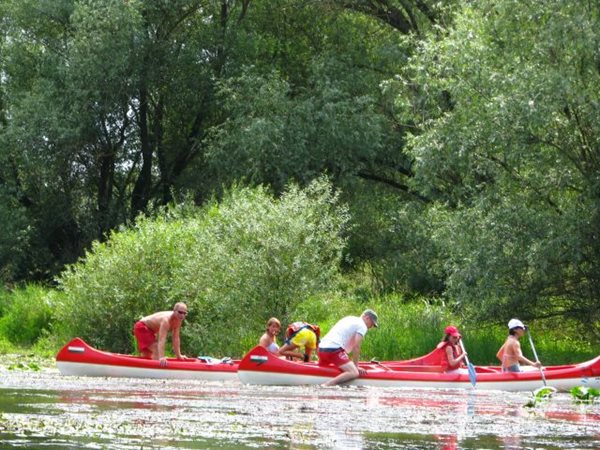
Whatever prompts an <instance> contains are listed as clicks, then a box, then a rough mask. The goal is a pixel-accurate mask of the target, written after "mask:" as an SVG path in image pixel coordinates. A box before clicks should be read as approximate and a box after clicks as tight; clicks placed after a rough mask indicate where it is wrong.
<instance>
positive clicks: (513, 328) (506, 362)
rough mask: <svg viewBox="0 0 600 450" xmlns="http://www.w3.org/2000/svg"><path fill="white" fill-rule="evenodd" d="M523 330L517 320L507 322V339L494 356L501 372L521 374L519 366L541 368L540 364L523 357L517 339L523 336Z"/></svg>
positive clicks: (521, 323)
mask: <svg viewBox="0 0 600 450" xmlns="http://www.w3.org/2000/svg"><path fill="white" fill-rule="evenodd" d="M525 329H526V327H525V325H523V322H521V321H520V320H518V319H511V320H510V321H509V322H508V330H509V331H508V337H507V338H506V342H504V345H502V347H500V350H498V353H497V354H496V357H497V358H498V359H499V360H500V361H501V362H502V371H503V372H521V364H528V365H530V366H535V367H537V368H541V367H542V363H541V362H539V361H537V362H533V361H531V360H529V359H527V358H525V357H524V356H523V352H522V351H521V343H520V342H519V338H520V337H521V336H523V335H524V334H525Z"/></svg>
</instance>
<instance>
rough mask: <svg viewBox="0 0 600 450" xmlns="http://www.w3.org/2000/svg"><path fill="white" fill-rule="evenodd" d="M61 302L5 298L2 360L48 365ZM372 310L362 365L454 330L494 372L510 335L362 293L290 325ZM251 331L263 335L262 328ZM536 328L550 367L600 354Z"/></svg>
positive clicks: (58, 340) (544, 325) (317, 307)
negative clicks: (373, 322)
mask: <svg viewBox="0 0 600 450" xmlns="http://www.w3.org/2000/svg"><path fill="white" fill-rule="evenodd" d="M56 298H57V295H56V292H55V291H54V290H52V289H48V288H44V287H41V286H37V285H28V286H25V287H22V288H19V289H16V290H13V291H7V290H4V291H2V293H1V294H0V354H4V355H6V354H12V355H16V356H15V357H14V358H12V359H11V364H15V363H17V362H18V360H19V357H21V358H22V359H27V360H31V358H32V357H35V358H39V359H41V360H42V361H44V360H45V361H49V360H51V358H52V357H53V356H54V355H55V354H56V352H57V351H58V350H59V348H60V347H61V346H62V345H64V343H66V341H67V340H68V338H69V337H71V336H60V335H58V334H57V333H55V328H58V327H54V323H53V321H54V319H53V318H54V314H53V311H54V309H53V308H55V307H56V301H55V299H56ZM53 299H54V300H53ZM366 307H370V308H373V309H375V310H376V311H377V312H378V314H379V318H380V326H379V328H377V329H374V330H371V331H370V332H369V334H368V335H367V337H366V339H365V341H364V345H363V359H370V358H377V359H379V360H394V359H409V358H414V357H417V356H421V355H424V354H425V353H428V352H429V351H431V350H432V349H433V348H434V347H435V345H436V344H437V343H438V342H439V341H440V340H441V338H442V335H443V330H444V328H445V327H446V326H447V325H449V324H453V325H456V326H458V327H459V328H460V330H461V332H462V334H463V342H464V344H465V346H466V348H467V351H468V352H469V356H470V359H471V361H472V362H473V363H475V364H481V365H486V364H494V365H495V364H497V361H496V358H495V354H496V352H497V350H498V348H499V347H500V346H501V345H502V343H503V342H504V339H505V338H506V334H507V329H506V327H505V324H504V321H502V322H501V323H499V324H497V325H493V326H482V325H476V324H470V323H468V322H466V321H463V320H461V319H460V318H459V317H458V316H456V315H454V314H452V313H451V311H450V309H449V308H447V307H445V306H444V304H443V303H441V302H440V303H438V304H431V303H428V302H425V301H423V300H413V301H410V302H407V301H406V300H405V299H403V298H402V297H401V296H399V295H391V296H387V297H369V296H362V297H360V298H358V296H357V295H356V294H352V293H346V294H344V295H343V294H339V293H338V294H327V295H322V296H315V297H313V298H310V299H307V300H305V301H303V302H301V303H300V304H299V305H298V307H297V308H296V309H295V310H294V311H293V312H292V313H290V317H289V320H305V321H308V322H312V323H318V324H319V325H320V326H321V329H322V331H323V333H326V332H327V330H329V329H330V328H331V326H333V324H334V323H335V322H336V321H337V320H338V319H339V318H341V317H343V316H345V315H358V314H360V312H361V311H362V310H363V309H365V308H366ZM149 312H150V311H149ZM284 320H285V319H284ZM133 322H134V318H132V319H131V323H133ZM248 326H251V324H249V325H248ZM252 326H254V328H256V329H257V330H258V329H260V326H262V325H261V324H252ZM530 326H531V330H532V336H533V337H534V341H535V345H536V349H537V351H538V354H539V356H540V358H541V359H542V361H543V363H544V364H546V365H550V364H563V363H569V362H578V361H583V360H586V359H590V358H592V357H594V356H596V355H597V354H598V353H600V350H599V349H598V348H595V347H594V346H593V345H592V344H591V343H590V342H588V341H587V340H585V339H582V338H581V337H579V336H577V335H576V333H574V332H569V329H568V328H565V327H564V326H563V327H562V328H561V329H560V333H558V332H556V331H553V330H556V329H558V327H555V326H554V325H553V324H552V323H549V322H541V321H539V322H537V323H536V322H532V323H531V324H530ZM186 328H187V330H186ZM192 329H193V327H191V324H186V325H185V326H184V329H183V332H182V334H183V335H185V333H189V332H191V330H192ZM259 336H260V333H259V332H258V331H257V335H256V340H252V339H249V338H247V337H246V338H245V339H239V347H238V348H237V354H234V355H218V354H215V352H213V351H211V349H209V348H191V347H189V348H184V352H185V353H186V354H189V355H194V354H215V356H241V355H242V354H243V353H244V352H245V351H246V350H248V349H249V348H251V347H252V346H253V345H255V344H256V342H257V341H258V338H259ZM280 338H281V337H280ZM184 342H185V339H184ZM188 342H190V340H188ZM191 342H193V341H191ZM522 346H523V351H524V353H525V354H526V355H527V356H528V357H530V358H533V355H532V352H531V349H530V348H529V342H528V341H527V339H523V340H522ZM107 350H111V349H107ZM13 360H14V361H13Z"/></svg>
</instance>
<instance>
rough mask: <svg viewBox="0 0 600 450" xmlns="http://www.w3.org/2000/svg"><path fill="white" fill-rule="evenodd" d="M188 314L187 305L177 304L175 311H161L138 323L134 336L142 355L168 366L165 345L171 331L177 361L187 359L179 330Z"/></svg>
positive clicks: (135, 326)
mask: <svg viewBox="0 0 600 450" xmlns="http://www.w3.org/2000/svg"><path fill="white" fill-rule="evenodd" d="M187 313H188V310H187V306H186V304H185V303H181V302H180V303H176V304H175V306H174V307H173V311H160V312H157V313H154V314H151V315H149V316H146V317H144V318H143V319H141V320H139V321H138V322H136V324H135V325H134V327H133V334H134V335H135V339H136V340H137V344H138V348H139V351H140V354H141V355H142V356H144V357H146V358H151V359H158V360H159V361H160V365H161V366H163V367H164V366H166V365H167V358H166V357H165V344H166V341H167V334H168V333H169V331H171V332H172V340H173V351H174V352H175V356H176V357H177V359H185V356H184V355H182V354H181V350H180V348H179V329H180V328H181V322H183V319H185V316H187ZM157 335H158V338H157Z"/></svg>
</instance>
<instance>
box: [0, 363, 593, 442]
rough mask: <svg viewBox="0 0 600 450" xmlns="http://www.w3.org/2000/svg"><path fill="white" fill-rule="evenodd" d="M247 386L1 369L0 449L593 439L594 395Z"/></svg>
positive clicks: (50, 370)
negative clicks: (588, 399)
mask: <svg viewBox="0 0 600 450" xmlns="http://www.w3.org/2000/svg"><path fill="white" fill-rule="evenodd" d="M530 398H531V394H530V393H508V392H491V391H486V392H483V391H481V392H478V391H468V392H467V391H458V390H414V389H381V388H355V387H346V388H339V387H338V388H323V387H317V386H306V387H263V386H245V385H242V384H240V383H237V382H229V383H207V382H199V381H183V380H176V381H171V380H169V381H165V380H137V379H117V378H79V377H63V376H61V375H60V374H59V373H58V371H56V370H54V369H44V370H43V371H42V372H19V371H9V370H6V369H4V368H0V448H18V447H21V448H42V449H76V448H77V449H79V448H89V449H134V448H135V449H137V448H161V449H168V448H173V449H180V448H190V449H195V448H223V449H238V448H239V449H245V448H270V449H276V448H293V449H312V448H336V449H338V448H339V449H350V448H365V449H444V450H452V449H515V450H516V449H598V448H600V404H598V403H596V404H593V405H578V404H576V403H575V402H574V401H573V400H572V399H571V397H570V396H569V395H568V394H556V395H555V396H554V397H553V398H552V399H551V400H550V401H548V402H546V403H545V404H543V405H541V406H538V407H536V408H535V409H531V408H526V407H524V405H525V404H526V403H527V402H528V400H529V399H530Z"/></svg>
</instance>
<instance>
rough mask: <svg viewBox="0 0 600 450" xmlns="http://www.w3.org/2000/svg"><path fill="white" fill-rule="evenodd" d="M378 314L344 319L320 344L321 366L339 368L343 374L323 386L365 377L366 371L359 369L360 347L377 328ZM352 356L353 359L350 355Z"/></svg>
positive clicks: (365, 312) (371, 313)
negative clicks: (366, 337) (365, 338)
mask: <svg viewBox="0 0 600 450" xmlns="http://www.w3.org/2000/svg"><path fill="white" fill-rule="evenodd" d="M377 326H378V322H377V314H375V311H373V310H371V309H367V310H365V311H364V312H363V313H362V314H361V316H360V317H355V316H348V317H344V318H343V319H342V320H340V321H339V322H338V323H336V324H335V325H334V326H333V328H332V329H331V330H330V331H329V333H327V334H326V335H325V337H324V338H323V340H322V341H321V343H320V344H319V365H320V366H328V365H330V364H332V365H334V366H337V367H338V368H339V369H340V370H341V371H342V373H340V374H339V375H338V376H336V377H335V378H332V379H331V380H329V381H328V382H326V383H325V384H324V385H323V386H334V385H336V384H339V383H345V382H347V381H351V380H353V379H355V378H358V377H359V375H364V374H365V373H366V371H365V370H364V369H360V368H359V367H358V361H359V358H360V347H361V344H362V341H363V338H364V337H365V334H367V330H368V329H369V328H373V327H377ZM349 353H350V354H352V359H350V358H349V356H348V354H349Z"/></svg>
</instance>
